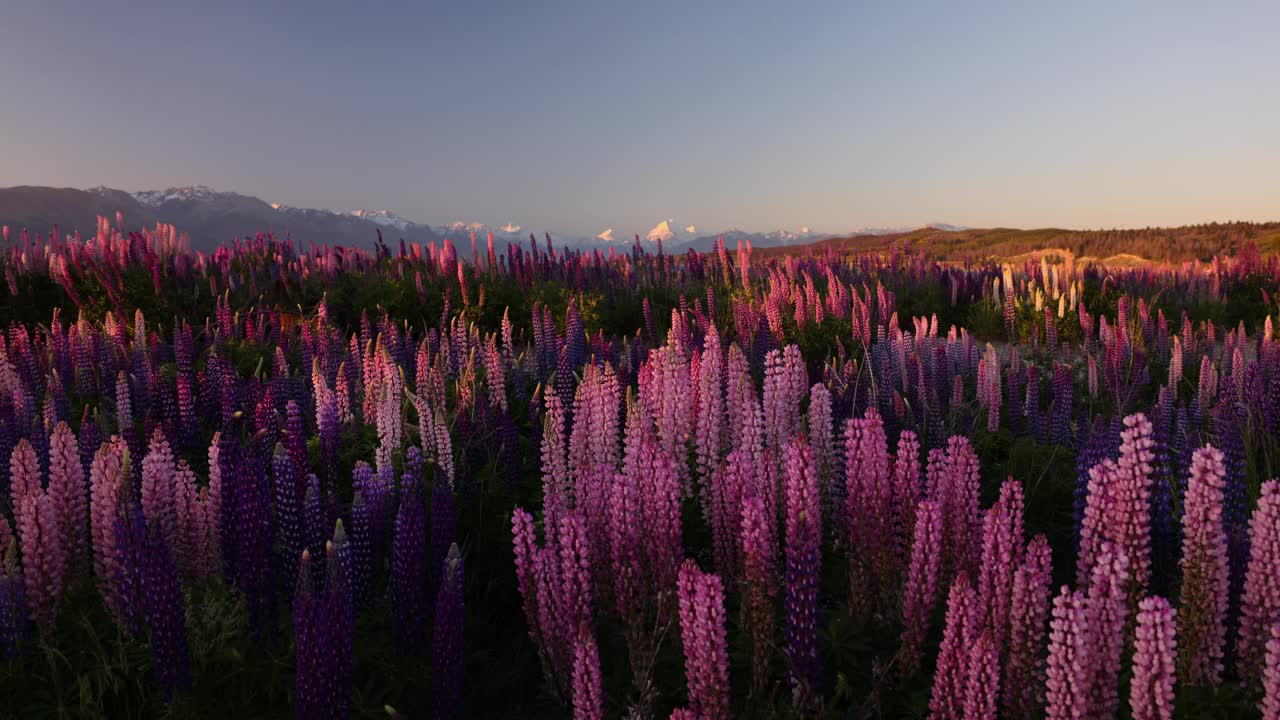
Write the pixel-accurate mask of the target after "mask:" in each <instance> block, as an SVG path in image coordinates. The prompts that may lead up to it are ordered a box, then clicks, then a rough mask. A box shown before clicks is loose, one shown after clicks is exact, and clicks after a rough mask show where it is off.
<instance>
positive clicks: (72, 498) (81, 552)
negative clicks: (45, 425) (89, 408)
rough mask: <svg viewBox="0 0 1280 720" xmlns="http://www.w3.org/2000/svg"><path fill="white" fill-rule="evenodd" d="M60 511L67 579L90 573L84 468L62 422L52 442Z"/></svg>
mask: <svg viewBox="0 0 1280 720" xmlns="http://www.w3.org/2000/svg"><path fill="white" fill-rule="evenodd" d="M48 493H49V496H50V497H51V498H53V502H54V505H55V506H56V509H57V511H58V524H59V532H60V535H61V542H62V546H63V547H64V548H65V552H66V556H67V576H68V579H71V578H72V577H75V576H82V575H85V574H87V573H88V570H89V540H88V537H87V533H88V529H89V507H88V490H87V488H86V487H85V481H84V465H83V464H81V461H80V447H79V443H78V442H77V440H76V435H75V433H73V432H71V428H70V427H69V426H68V425H67V424H66V423H64V422H59V423H58V425H57V427H56V428H54V431H53V435H52V436H51V437H50V438H49V488H48Z"/></svg>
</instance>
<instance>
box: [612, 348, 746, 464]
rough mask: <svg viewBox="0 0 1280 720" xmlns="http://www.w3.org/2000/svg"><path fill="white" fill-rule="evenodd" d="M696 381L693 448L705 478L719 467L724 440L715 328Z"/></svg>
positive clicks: (720, 358) (720, 364) (721, 373)
mask: <svg viewBox="0 0 1280 720" xmlns="http://www.w3.org/2000/svg"><path fill="white" fill-rule="evenodd" d="M695 382H696V384H697V388H696V390H697V398H696V399H697V405H698V412H697V416H696V417H695V418H694V445H695V448H696V452H697V462H698V476H699V477H701V478H704V479H705V478H707V477H709V476H710V475H711V473H712V472H713V471H714V470H715V469H716V468H717V467H719V464H720V454H721V451H722V450H723V443H724V437H725V434H724V421H725V415H724V356H723V353H722V352H721V350H720V335H719V333H717V332H716V328H715V325H712V326H711V327H710V328H708V329H707V335H706V339H705V340H704V342H703V352H702V356H701V362H700V363H699V365H698V376H697V378H696V379H695ZM614 416H615V417H616V416H617V413H616V412H615V413H614Z"/></svg>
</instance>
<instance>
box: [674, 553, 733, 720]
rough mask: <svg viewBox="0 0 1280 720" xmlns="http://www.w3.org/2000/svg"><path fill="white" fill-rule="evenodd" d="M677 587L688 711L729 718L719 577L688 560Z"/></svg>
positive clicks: (681, 569) (721, 594) (725, 650)
mask: <svg viewBox="0 0 1280 720" xmlns="http://www.w3.org/2000/svg"><path fill="white" fill-rule="evenodd" d="M678 587H679V599H680V638H681V640H682V641H683V644H684V658H685V663H684V668H685V678H686V680H687V681H688V684H689V708H690V709H691V710H692V711H693V712H694V713H696V714H697V716H698V717H700V718H709V719H723V718H728V717H730V716H731V715H730V710H729V655H728V650H727V646H726V643H725V629H724V589H723V586H722V585H721V583H720V578H719V577H718V576H716V575H713V574H710V573H704V572H702V571H701V570H699V569H698V565H697V563H695V562H694V561H693V560H685V562H684V564H683V565H682V566H681V567H680V578H679V585H678Z"/></svg>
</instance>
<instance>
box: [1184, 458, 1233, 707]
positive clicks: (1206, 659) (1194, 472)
mask: <svg viewBox="0 0 1280 720" xmlns="http://www.w3.org/2000/svg"><path fill="white" fill-rule="evenodd" d="M1225 477H1226V467H1225V466H1224V465H1223V456H1222V452H1221V451H1220V450H1218V449H1217V448H1214V447H1212V446H1205V447H1203V448H1200V449H1198V450H1196V451H1195V453H1194V454H1193V455H1192V456H1191V471H1190V476H1189V478H1188V480H1187V490H1186V495H1185V500H1184V501H1183V512H1182V561H1181V567H1182V589H1181V592H1180V594H1179V595H1180V599H1181V605H1182V608H1181V611H1180V612H1179V613H1178V637H1179V638H1180V644H1181V645H1182V653H1181V654H1180V655H1179V656H1178V674H1179V675H1180V676H1181V677H1182V679H1183V682H1185V683H1187V684H1188V685H1199V684H1202V683H1209V684H1212V685H1217V684H1218V682H1220V681H1221V679H1222V671H1223V666H1222V658H1223V651H1224V649H1225V647H1226V640H1227V599H1228V597H1229V596H1230V595H1229V592H1228V591H1229V571H1230V566H1229V564H1228V558H1227V534H1226V530H1225V529H1224V527H1223V524H1222V507H1223V491H1224V488H1225V487H1226V481H1225Z"/></svg>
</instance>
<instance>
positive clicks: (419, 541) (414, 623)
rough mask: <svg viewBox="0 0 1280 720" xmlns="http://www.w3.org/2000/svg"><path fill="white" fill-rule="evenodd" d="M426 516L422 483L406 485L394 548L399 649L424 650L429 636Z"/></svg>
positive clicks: (393, 593) (393, 590)
mask: <svg viewBox="0 0 1280 720" xmlns="http://www.w3.org/2000/svg"><path fill="white" fill-rule="evenodd" d="M426 547H427V516H426V507H425V504H424V501H423V497H422V486H421V483H420V482H418V483H413V484H411V485H409V486H408V487H406V488H404V491H403V493H402V495H401V498H400V508H399V510H397V512H396V519H395V528H394V536H393V540H392V549H391V582H390V585H391V587H390V590H391V599H392V611H393V619H394V621H395V623H394V624H395V634H396V650H397V651H398V652H399V653H400V654H402V655H416V654H418V653H419V652H421V651H422V645H423V643H424V642H425V639H426V613H427V598H426V583H427V567H426V563H427V558H426Z"/></svg>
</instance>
